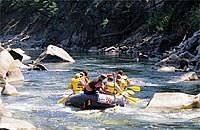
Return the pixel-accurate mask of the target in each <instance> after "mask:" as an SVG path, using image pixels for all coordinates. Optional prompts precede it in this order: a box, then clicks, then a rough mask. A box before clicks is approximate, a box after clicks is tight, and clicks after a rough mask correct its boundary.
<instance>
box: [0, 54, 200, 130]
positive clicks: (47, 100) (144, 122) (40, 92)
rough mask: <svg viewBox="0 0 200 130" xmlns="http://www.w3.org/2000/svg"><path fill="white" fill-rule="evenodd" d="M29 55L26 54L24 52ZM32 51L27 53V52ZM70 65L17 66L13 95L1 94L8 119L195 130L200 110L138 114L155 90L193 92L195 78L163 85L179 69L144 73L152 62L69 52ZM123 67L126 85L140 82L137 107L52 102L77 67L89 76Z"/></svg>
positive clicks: (80, 128) (54, 127)
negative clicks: (84, 106)
mask: <svg viewBox="0 0 200 130" xmlns="http://www.w3.org/2000/svg"><path fill="white" fill-rule="evenodd" d="M29 53H30V52H29ZM30 54H32V53H30ZM71 56H72V57H73V58H74V59H75V60H76V62H75V63H73V64H70V63H63V62H59V63H55V62H42V64H44V65H45V66H46V67H47V68H48V71H28V70H26V69H24V70H22V72H23V74H24V77H25V81H24V82H20V83H17V84H16V83H15V84H14V86H16V88H17V90H18V92H19V93H20V95H19V96H16V97H11V96H1V98H2V100H3V101H4V104H5V106H6V107H7V108H9V109H10V110H11V112H12V114H13V117H14V118H17V119H23V120H26V121H28V122H30V123H32V124H33V125H34V126H36V127H37V128H38V129H40V130H74V129H77V130H89V129H91V130H93V129H94V130H105V129H106V130H121V129H126V130H132V129H141V130H142V129H185V130H187V129H199V128H200V110H198V109H196V110H185V111H178V112H173V113H153V112H152V113H151V112H144V111H143V109H144V108H145V107H146V105H147V104H148V102H149V101H150V99H151V98H152V96H153V94H154V93H156V92H175V91H176V92H180V91H182V92H185V93H188V94H198V93H199V92H200V85H199V83H200V82H199V81H195V82H181V83H173V84H172V83H171V84H170V83H168V81H170V80H172V79H173V77H174V76H176V75H179V73H160V72H151V71H148V70H149V69H148V68H149V67H151V65H152V63H141V62H140V63H139V62H134V60H132V59H126V58H124V57H118V56H111V55H110V56H108V55H106V56H105V55H97V54H85V53H71ZM119 69H123V70H124V72H125V74H126V75H128V77H129V79H130V80H131V84H132V85H139V86H141V92H136V94H135V95H134V96H135V97H136V98H139V103H138V104H137V105H134V104H131V103H130V104H127V106H126V107H117V108H116V110H114V109H113V108H109V109H106V110H85V111H80V110H79V108H73V107H65V106H63V105H61V104H57V101H58V100H59V99H60V98H62V97H63V96H66V95H69V94H70V93H71V91H70V90H67V89H66V86H67V85H68V84H69V81H70V79H71V78H72V77H73V76H74V75H75V74H76V73H77V72H80V71H81V70H88V71H89V78H90V79H92V78H93V77H95V76H98V75H99V74H101V73H110V72H116V71H117V70H119Z"/></svg>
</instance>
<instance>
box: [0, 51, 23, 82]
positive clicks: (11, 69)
mask: <svg viewBox="0 0 200 130" xmlns="http://www.w3.org/2000/svg"><path fill="white" fill-rule="evenodd" d="M0 59H1V60H0V75H2V76H3V78H5V80H6V82H12V81H23V80H24V76H23V74H22V72H21V70H20V69H19V67H18V66H17V65H16V64H15V61H14V59H13V57H12V56H11V55H10V53H9V52H8V51H7V50H2V51H1V52H0Z"/></svg>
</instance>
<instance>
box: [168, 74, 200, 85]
mask: <svg viewBox="0 0 200 130" xmlns="http://www.w3.org/2000/svg"><path fill="white" fill-rule="evenodd" d="M198 79H199V78H198V76H197V73H196V72H187V73H183V74H182V75H180V76H178V77H177V76H176V77H174V78H173V79H172V80H170V81H169V82H168V83H178V82H184V81H193V80H198Z"/></svg>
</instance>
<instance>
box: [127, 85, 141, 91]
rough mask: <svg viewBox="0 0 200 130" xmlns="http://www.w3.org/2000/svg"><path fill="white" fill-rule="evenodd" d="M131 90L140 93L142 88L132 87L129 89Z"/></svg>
mask: <svg viewBox="0 0 200 130" xmlns="http://www.w3.org/2000/svg"><path fill="white" fill-rule="evenodd" d="M129 89H131V90H133V91H136V92H139V91H140V86H132V87H129Z"/></svg>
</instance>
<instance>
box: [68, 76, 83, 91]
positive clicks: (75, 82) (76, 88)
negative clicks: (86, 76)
mask: <svg viewBox="0 0 200 130" xmlns="http://www.w3.org/2000/svg"><path fill="white" fill-rule="evenodd" d="M79 80H80V78H72V79H71V80H70V83H71V86H72V90H74V91H82V90H83V88H82V86H80V85H79Z"/></svg>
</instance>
